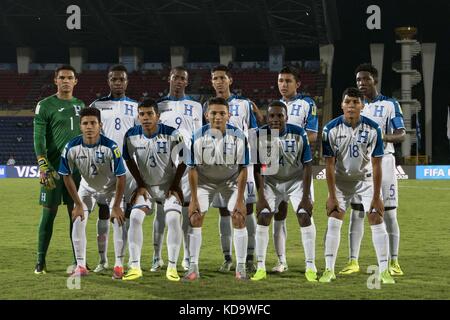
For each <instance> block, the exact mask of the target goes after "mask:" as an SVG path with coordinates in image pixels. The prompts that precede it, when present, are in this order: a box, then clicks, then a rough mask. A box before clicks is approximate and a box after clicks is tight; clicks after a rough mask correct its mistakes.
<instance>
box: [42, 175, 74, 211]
mask: <svg viewBox="0 0 450 320" xmlns="http://www.w3.org/2000/svg"><path fill="white" fill-rule="evenodd" d="M72 178H73V180H74V181H75V185H76V187H77V190H78V187H79V185H80V180H81V178H80V175H79V174H73V175H72ZM55 185H56V188H55V189H52V190H48V189H45V188H44V186H41V191H40V193H39V204H41V205H43V206H44V207H49V208H51V207H57V206H59V205H60V204H61V200H62V201H63V204H66V205H72V206H73V200H72V198H71V197H70V195H69V192H68V191H67V189H66V186H65V185H64V180H63V177H62V176H60V178H59V179H55Z"/></svg>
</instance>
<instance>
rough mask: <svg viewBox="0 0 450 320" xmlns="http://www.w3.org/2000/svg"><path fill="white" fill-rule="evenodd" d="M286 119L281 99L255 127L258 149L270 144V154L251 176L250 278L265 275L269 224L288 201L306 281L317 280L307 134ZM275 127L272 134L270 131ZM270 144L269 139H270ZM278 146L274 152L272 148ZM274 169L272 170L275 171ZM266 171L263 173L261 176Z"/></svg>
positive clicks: (261, 277)
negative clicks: (254, 189)
mask: <svg viewBox="0 0 450 320" xmlns="http://www.w3.org/2000/svg"><path fill="white" fill-rule="evenodd" d="M288 120H289V118H288V115H287V108H286V105H285V104H284V103H283V102H281V101H274V102H272V103H271V104H269V108H268V110H267V125H265V126H262V127H260V128H259V129H258V150H259V152H263V150H267V147H266V146H268V145H269V143H268V142H269V141H271V142H272V141H274V143H275V147H273V145H272V144H271V148H270V150H271V157H275V156H276V158H275V159H272V158H270V157H268V158H267V159H264V157H263V156H264V155H260V157H259V158H258V159H259V161H258V164H256V165H255V178H256V181H257V186H258V202H257V203H256V208H257V210H256V211H257V216H258V225H257V227H256V257H257V260H258V269H257V271H256V273H255V275H254V276H253V277H252V278H251V280H254V281H259V280H263V279H265V278H266V276H267V273H266V264H265V261H266V252H267V245H268V244H269V225H270V223H271V221H272V217H273V215H274V213H275V212H276V211H277V210H278V206H279V204H280V202H281V201H286V202H287V201H288V200H290V201H291V203H292V206H293V208H294V210H295V212H296V214H297V219H298V222H299V224H300V234H301V239H302V243H303V248H304V250H305V261H306V271H305V277H306V279H307V280H308V281H312V282H316V281H317V268H316V265H315V263H314V260H315V243H316V227H315V225H314V221H313V219H312V217H311V216H312V200H311V194H310V190H311V180H312V165H311V161H312V157H311V149H310V147H309V142H308V137H307V135H306V132H305V130H304V129H303V128H302V127H299V126H296V125H293V124H287V123H286V122H287V121H288ZM273 130H276V133H275V134H274V133H273ZM272 143H273V142H272ZM274 148H278V152H274V151H273V149H274ZM273 163H275V165H276V166H277V168H276V169H275V168H274V172H269V171H268V170H266V172H261V165H262V164H264V165H272V164H273ZM275 170H276V171H275ZM265 173H267V175H265Z"/></svg>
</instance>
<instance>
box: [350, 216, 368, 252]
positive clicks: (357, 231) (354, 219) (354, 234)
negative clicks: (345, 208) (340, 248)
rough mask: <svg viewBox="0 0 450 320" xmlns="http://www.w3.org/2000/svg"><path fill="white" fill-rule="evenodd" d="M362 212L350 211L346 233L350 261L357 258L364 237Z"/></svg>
mask: <svg viewBox="0 0 450 320" xmlns="http://www.w3.org/2000/svg"><path fill="white" fill-rule="evenodd" d="M364 217H365V213H364V211H357V210H353V209H352V211H351V215H350V226H349V232H348V244H349V257H350V259H356V260H358V258H359V250H360V248H361V240H362V238H363V236H364Z"/></svg>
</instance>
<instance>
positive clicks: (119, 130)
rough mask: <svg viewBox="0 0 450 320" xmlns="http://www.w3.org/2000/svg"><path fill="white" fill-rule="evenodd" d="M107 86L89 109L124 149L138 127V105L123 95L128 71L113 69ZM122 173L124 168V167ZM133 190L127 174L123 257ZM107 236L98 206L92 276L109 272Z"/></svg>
mask: <svg viewBox="0 0 450 320" xmlns="http://www.w3.org/2000/svg"><path fill="white" fill-rule="evenodd" d="M108 85H109V88H110V90H111V91H110V94H109V95H108V96H106V97H102V98H100V99H97V100H95V101H94V102H92V103H91V105H90V107H94V108H97V109H99V110H100V111H101V114H102V122H103V126H102V132H103V134H104V135H105V136H106V137H108V138H109V139H112V140H113V141H115V142H116V143H117V145H118V146H119V148H120V150H122V147H123V138H124V136H125V133H126V132H127V131H128V129H130V128H132V127H134V126H135V125H136V124H138V121H137V113H138V111H137V102H136V101H134V100H133V99H130V98H128V97H127V96H126V95H125V94H126V90H127V86H128V74H127V69H126V68H125V66H123V65H113V66H111V67H110V68H109V72H108ZM125 169H127V168H126V166H125ZM134 189H136V183H135V181H134V179H133V177H132V176H131V174H130V172H129V171H128V170H127V173H126V184H125V202H126V208H125V219H126V222H125V227H124V228H123V232H124V234H123V238H122V239H121V240H120V241H119V243H115V244H114V246H120V245H121V246H122V255H124V254H125V249H126V242H127V230H128V224H129V217H130V212H131V205H130V200H131V194H132V193H133V191H134ZM108 235H109V210H108V207H107V206H105V205H102V204H99V217H98V220H97V245H98V253H99V255H100V261H99V264H98V265H97V267H96V268H95V270H94V272H103V271H104V270H107V269H108V257H107V253H108V237H109V236H108Z"/></svg>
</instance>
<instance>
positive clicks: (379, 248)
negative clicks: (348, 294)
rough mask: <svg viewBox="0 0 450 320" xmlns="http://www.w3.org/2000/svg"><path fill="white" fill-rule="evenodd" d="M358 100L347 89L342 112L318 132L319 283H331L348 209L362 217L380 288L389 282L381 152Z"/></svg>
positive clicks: (377, 137) (375, 129)
mask: <svg viewBox="0 0 450 320" xmlns="http://www.w3.org/2000/svg"><path fill="white" fill-rule="evenodd" d="M363 98H364V96H363V94H362V92H361V91H359V90H358V89H356V88H347V89H346V90H345V91H344V93H343V95H342V104H341V106H342V110H343V111H344V114H343V115H342V116H340V117H338V118H335V119H333V120H331V121H330V122H328V123H327V125H326V126H325V127H324V128H323V134H322V146H323V155H324V157H325V158H326V176H327V185H328V199H327V203H326V208H327V215H328V228H327V231H326V235H325V262H326V269H325V272H324V273H323V275H322V277H321V278H320V279H319V281H320V282H331V280H334V279H336V276H335V273H334V265H335V262H336V256H337V252H338V248H339V242H340V238H341V226H342V220H343V219H344V214H345V210H346V209H347V208H348V207H349V206H350V205H351V207H352V208H358V210H359V211H363V212H365V213H367V215H368V219H369V223H370V227H371V229H372V241H373V245H374V247H375V252H376V255H377V259H378V266H379V278H380V281H382V282H383V283H385V284H390V283H395V281H394V280H393V279H392V277H391V275H390V274H389V270H388V255H389V239H388V234H387V232H386V226H385V224H384V223H383V213H384V208H383V201H382V200H381V196H380V190H381V179H382V169H381V159H382V157H383V153H384V152H383V141H382V138H381V135H382V133H381V130H380V127H379V126H378V124H376V122H374V121H372V120H370V119H369V118H366V117H364V116H361V115H360V113H361V110H362V109H363V107H364V105H363V103H362V100H363ZM372 175H373V178H372ZM372 179H373V181H372Z"/></svg>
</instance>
